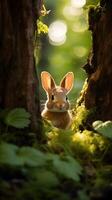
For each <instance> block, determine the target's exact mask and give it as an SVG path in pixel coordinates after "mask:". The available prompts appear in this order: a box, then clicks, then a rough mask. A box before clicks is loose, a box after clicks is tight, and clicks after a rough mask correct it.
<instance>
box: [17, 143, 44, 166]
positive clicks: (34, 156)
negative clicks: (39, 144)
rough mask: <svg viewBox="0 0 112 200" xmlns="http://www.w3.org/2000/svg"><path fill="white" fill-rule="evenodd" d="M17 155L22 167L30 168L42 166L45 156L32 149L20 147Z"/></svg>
mask: <svg viewBox="0 0 112 200" xmlns="http://www.w3.org/2000/svg"><path fill="white" fill-rule="evenodd" d="M17 155H18V157H19V158H20V159H21V160H22V162H23V163H24V165H27V166H30V167H36V166H43V165H44V164H45V162H46V157H45V155H44V154H43V153H42V152H41V151H39V150H37V149H34V148H32V147H21V148H20V149H19V151H18V153H17Z"/></svg>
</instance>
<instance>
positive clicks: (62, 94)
mask: <svg viewBox="0 0 112 200" xmlns="http://www.w3.org/2000/svg"><path fill="white" fill-rule="evenodd" d="M47 96H48V100H47V102H46V107H47V109H48V110H49V111H52V112H65V111H67V110H68V109H69V101H68V97H67V94H66V90H65V89H64V88H62V87H60V86H57V87H56V88H54V89H52V90H51V92H50V93H48V95H47Z"/></svg>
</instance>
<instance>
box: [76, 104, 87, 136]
mask: <svg viewBox="0 0 112 200" xmlns="http://www.w3.org/2000/svg"><path fill="white" fill-rule="evenodd" d="M74 112H75V114H74V119H73V124H72V129H73V130H75V131H76V132H77V131H78V130H79V126H81V125H83V123H84V122H85V121H86V119H87V116H88V115H89V113H90V110H87V109H86V108H85V105H84V104H81V105H80V106H78V107H77V108H76V110H75V111H74Z"/></svg>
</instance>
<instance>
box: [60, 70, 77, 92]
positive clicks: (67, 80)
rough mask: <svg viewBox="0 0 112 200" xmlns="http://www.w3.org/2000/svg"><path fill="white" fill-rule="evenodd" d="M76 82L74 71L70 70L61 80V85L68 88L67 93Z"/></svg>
mask: <svg viewBox="0 0 112 200" xmlns="http://www.w3.org/2000/svg"><path fill="white" fill-rule="evenodd" d="M73 84H74V74H73V72H68V73H67V74H66V75H65V76H64V78H63V79H62V80H61V82H60V86H61V87H63V88H65V89H66V90H67V93H69V92H70V90H71V89H72V87H73Z"/></svg>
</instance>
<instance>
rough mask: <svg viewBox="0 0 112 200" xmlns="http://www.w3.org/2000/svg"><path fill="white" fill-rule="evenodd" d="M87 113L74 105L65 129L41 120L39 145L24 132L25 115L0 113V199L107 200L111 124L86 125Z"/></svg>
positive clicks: (27, 118) (27, 121)
mask: <svg viewBox="0 0 112 200" xmlns="http://www.w3.org/2000/svg"><path fill="white" fill-rule="evenodd" d="M92 112H93V111H91V110H86V108H85V106H84V105H83V104H81V105H80V106H77V107H76V109H75V110H74V111H73V113H74V118H73V123H72V126H71V129H69V130H62V129H58V128H56V127H53V126H52V124H51V123H50V122H49V121H44V141H45V142H44V143H41V144H39V143H38V142H37V140H36V136H35V133H29V132H28V130H27V131H25V130H26V128H25V127H28V126H29V124H30V115H29V113H28V112H26V111H25V110H24V109H23V108H22V109H21V108H16V109H14V110H11V111H10V110H7V111H1V112H0V118H1V122H0V123H1V124H0V127H1V129H0V199H3V200H4V199H11V200H15V199H16V200H28V199H32V200H43V199H45V200H55V199H56V200H58V199H59V200H70V199H71V200H72V199H73V200H74V199H76V200H91V199H106V198H107V199H110V195H111V194H112V184H111V180H112V166H111V161H112V159H111V157H112V156H111V148H112V135H111V132H112V122H111V121H107V122H101V121H96V122H94V123H93V124H92V125H91V126H88V125H87V126H86V120H87V118H88V117H89V116H90V115H91V113H92ZM88 127H89V128H88ZM26 140H27V141H26ZM21 141H22V142H21ZM107 195H109V198H108V196H107Z"/></svg>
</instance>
